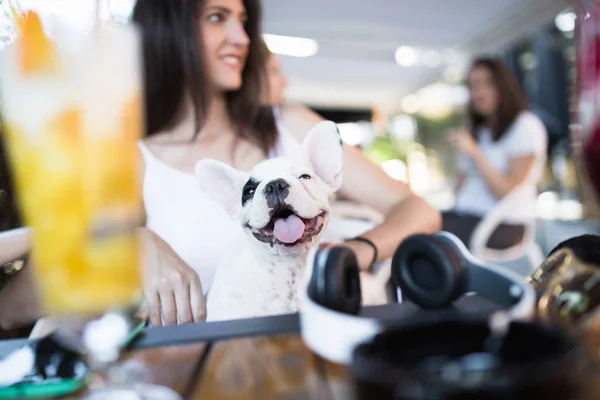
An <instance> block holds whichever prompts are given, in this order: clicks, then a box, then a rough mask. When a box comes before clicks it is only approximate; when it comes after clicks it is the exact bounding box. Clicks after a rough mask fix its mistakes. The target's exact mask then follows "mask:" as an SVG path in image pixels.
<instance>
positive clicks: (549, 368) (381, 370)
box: [351, 320, 588, 400]
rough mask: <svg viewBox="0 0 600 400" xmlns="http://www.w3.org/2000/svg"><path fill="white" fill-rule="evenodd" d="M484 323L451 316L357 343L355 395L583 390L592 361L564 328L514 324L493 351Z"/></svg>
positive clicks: (397, 399) (569, 394)
mask: <svg viewBox="0 0 600 400" xmlns="http://www.w3.org/2000/svg"><path fill="white" fill-rule="evenodd" d="M491 338H494V339H496V338H495V337H492V336H491V335H490V331H489V328H488V326H487V322H486V320H477V321H473V320H465V321H457V320H446V321H438V322H432V323H427V324H419V325H413V326H405V327H401V328H395V329H393V330H389V331H386V332H384V333H382V334H379V335H378V336H376V337H375V338H374V339H373V340H372V341H370V342H368V343H364V344H362V345H360V346H358V347H357V348H356V350H355V352H354V357H353V362H352V366H351V371H352V375H353V376H354V380H355V384H356V390H357V398H358V399H359V400H362V399H378V400H388V399H394V400H409V399H410V400H467V399H469V400H470V399H477V400H480V399H486V400H496V399H511V400H520V399H527V400H536V399H544V400H550V399H561V400H569V399H575V398H577V395H578V394H579V392H580V391H582V390H583V386H584V381H585V378H584V376H585V371H586V366H588V359H587V357H586V356H585V354H584V352H583V351H582V350H581V349H580V348H579V346H578V345H577V343H576V342H574V341H573V340H572V339H571V338H570V337H568V336H566V335H565V334H564V333H562V332H561V331H559V330H555V329H553V328H550V327H547V326H541V325H534V324H525V323H515V322H513V323H512V324H511V325H510V327H509V330H508V332H507V333H506V336H504V337H503V338H502V339H501V340H500V343H499V344H500V345H499V347H498V349H497V350H496V351H495V352H491V351H489V350H488V349H489V346H488V344H489V343H490V339H491Z"/></svg>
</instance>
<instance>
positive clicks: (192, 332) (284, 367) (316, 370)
mask: <svg viewBox="0 0 600 400" xmlns="http://www.w3.org/2000/svg"><path fill="white" fill-rule="evenodd" d="M488 311H489V305H485V303H484V302H482V301H481V300H478V299H466V300H465V301H464V302H461V307H460V308H459V310H458V311H457V310H449V312H451V313H453V314H456V313H457V312H460V313H463V312H465V313H467V314H471V313H473V312H483V313H486V312H488ZM413 312H415V309H414V306H412V305H409V304H402V305H392V306H383V307H379V308H371V309H365V310H364V314H365V315H369V316H384V317H387V318H388V319H394V320H396V321H398V320H400V321H404V319H403V318H405V317H408V316H410V315H412V313H413ZM419 313H421V314H422V312H419ZM425 314H426V315H427V314H429V313H425ZM439 316H440V311H436V312H435V313H431V314H430V317H431V318H436V319H437V318H438V317H439ZM298 332H299V325H298V318H297V316H295V315H288V316H279V317H270V318H266V319H253V320H246V321H226V322H222V323H211V324H206V325H202V329H199V325H198V324H188V325H180V326H171V327H164V328H150V329H148V330H146V331H145V332H144V334H143V335H142V336H141V337H140V338H139V340H137V341H136V342H134V343H133V344H132V350H130V351H128V352H127V353H126V354H124V356H123V358H122V360H121V362H120V363H119V364H120V365H119V368H123V369H125V370H126V372H127V375H128V376H129V380H128V382H131V383H135V382H146V383H153V384H157V385H162V386H166V387H169V388H171V389H173V390H174V391H175V392H177V393H178V394H179V395H180V396H182V397H183V398H184V399H186V400H188V399H190V400H193V399H202V400H205V399H225V400H234V399H240V400H241V399H244V400H245V399H261V400H269V399H279V400H283V399H285V400H292V399H294V400H300V399H318V400H320V399H348V400H352V399H353V398H355V396H354V393H353V392H354V383H353V380H352V377H351V376H350V373H349V371H348V369H346V368H345V367H343V366H340V365H335V364H332V363H330V362H327V361H325V360H323V359H322V358H320V357H319V356H317V355H315V354H314V353H312V352H311V351H310V350H309V349H308V348H307V347H306V346H305V345H304V343H303V341H302V338H301V336H300V335H299V333H298ZM22 344H23V342H22V341H12V342H11V341H8V342H4V343H2V342H0V345H2V346H0V356H1V355H2V354H7V353H6V352H7V351H9V350H10V349H11V348H12V349H14V348H18V347H20V346H21V345H22ZM0 358H1V357H0ZM596 376H600V373H599V374H598V375H596ZM595 381H597V382H600V379H597V380H595ZM598 389H599V390H598V391H596V390H594V392H595V393H600V387H599V388H598ZM77 397H78V396H75V397H73V396H69V397H68V399H69V400H70V399H72V398H77ZM598 398H600V395H597V396H596V395H591V397H590V400H591V399H594V400H597V399H598ZM585 400H587V397H586V398H585Z"/></svg>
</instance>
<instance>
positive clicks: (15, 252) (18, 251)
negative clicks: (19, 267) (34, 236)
mask: <svg viewBox="0 0 600 400" xmlns="http://www.w3.org/2000/svg"><path fill="white" fill-rule="evenodd" d="M30 234H31V232H30V229H29V228H18V229H11V230H8V231H4V232H0V264H6V263H8V262H11V261H14V260H17V259H19V258H21V257H23V256H24V255H25V254H27V253H28V252H29V246H30V244H29V240H30Z"/></svg>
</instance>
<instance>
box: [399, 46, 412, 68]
mask: <svg viewBox="0 0 600 400" xmlns="http://www.w3.org/2000/svg"><path fill="white" fill-rule="evenodd" d="M395 58H396V62H397V63H398V65H400V66H402V67H410V66H411V65H413V64H414V63H416V62H417V52H416V51H415V49H413V48H412V47H408V46H400V47H398V48H397V49H396V54H395Z"/></svg>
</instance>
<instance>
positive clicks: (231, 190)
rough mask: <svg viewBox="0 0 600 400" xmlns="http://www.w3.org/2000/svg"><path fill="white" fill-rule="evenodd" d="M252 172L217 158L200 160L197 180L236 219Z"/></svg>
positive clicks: (197, 168) (197, 167)
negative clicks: (239, 168) (240, 169)
mask: <svg viewBox="0 0 600 400" xmlns="http://www.w3.org/2000/svg"><path fill="white" fill-rule="evenodd" d="M249 177H250V174H248V173H246V172H241V171H238V170H237V169H235V168H232V167H230V166H229V165H227V164H225V163H222V162H220V161H217V160H210V159H205V160H200V161H198V163H197V164H196V180H197V181H198V184H199V185H200V187H201V188H202V189H203V190H204V191H205V192H206V194H208V196H209V197H210V198H212V199H213V200H214V201H215V202H217V203H219V204H220V205H221V206H222V207H223V208H225V210H226V211H227V212H228V213H229V215H230V216H231V217H232V218H234V219H236V218H238V217H239V213H240V211H241V209H242V202H241V201H240V199H241V198H242V190H243V188H244V185H245V184H246V182H247V181H248V179H249Z"/></svg>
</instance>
